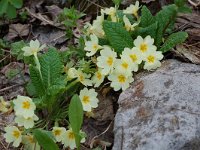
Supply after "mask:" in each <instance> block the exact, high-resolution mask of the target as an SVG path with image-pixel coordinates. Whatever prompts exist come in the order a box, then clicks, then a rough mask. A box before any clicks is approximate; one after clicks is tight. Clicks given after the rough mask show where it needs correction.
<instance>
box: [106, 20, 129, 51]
mask: <svg viewBox="0 0 200 150" xmlns="http://www.w3.org/2000/svg"><path fill="white" fill-rule="evenodd" d="M103 28H104V31H105V34H106V37H107V39H108V41H109V42H110V44H111V45H112V47H113V48H114V50H115V51H116V52H117V53H121V52H122V51H123V50H124V48H125V47H129V48H132V47H133V39H132V38H131V35H130V33H129V32H128V31H126V30H125V28H124V27H123V25H122V24H121V23H117V22H110V21H104V23H103Z"/></svg>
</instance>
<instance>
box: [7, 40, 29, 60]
mask: <svg viewBox="0 0 200 150" xmlns="http://www.w3.org/2000/svg"><path fill="white" fill-rule="evenodd" d="M25 46H26V44H25V43H24V41H18V42H14V43H12V44H11V51H10V53H11V54H12V55H13V56H15V57H17V60H21V59H23V58H24V52H23V51H22V48H23V47H25Z"/></svg>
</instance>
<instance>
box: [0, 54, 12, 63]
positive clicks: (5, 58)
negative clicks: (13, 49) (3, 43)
mask: <svg viewBox="0 0 200 150" xmlns="http://www.w3.org/2000/svg"><path fill="white" fill-rule="evenodd" d="M9 56H10V55H7V56H5V57H4V58H3V59H1V60H0V63H1V62H3V61H4V60H5V59H6V58H7V57H9Z"/></svg>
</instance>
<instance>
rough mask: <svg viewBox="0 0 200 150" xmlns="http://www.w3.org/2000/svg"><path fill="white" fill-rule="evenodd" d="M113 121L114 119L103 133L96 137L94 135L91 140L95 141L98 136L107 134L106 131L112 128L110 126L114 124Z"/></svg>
mask: <svg viewBox="0 0 200 150" xmlns="http://www.w3.org/2000/svg"><path fill="white" fill-rule="evenodd" d="M112 123H113V120H112V121H111V122H110V124H109V125H108V127H107V128H106V129H105V131H103V132H102V133H101V134H99V135H96V136H95V137H93V138H92V140H91V141H94V140H95V139H96V138H98V137H100V136H101V135H103V134H105V133H106V132H107V131H108V130H109V129H110V126H111V125H112ZM91 144H92V143H91ZM90 147H92V146H91V145H90Z"/></svg>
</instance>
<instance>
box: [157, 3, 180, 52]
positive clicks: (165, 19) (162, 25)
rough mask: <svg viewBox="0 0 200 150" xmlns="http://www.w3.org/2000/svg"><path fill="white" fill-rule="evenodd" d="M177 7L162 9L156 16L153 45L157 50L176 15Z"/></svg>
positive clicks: (169, 6)
mask: <svg viewBox="0 0 200 150" xmlns="http://www.w3.org/2000/svg"><path fill="white" fill-rule="evenodd" d="M177 9H178V7H177V6H176V5H174V4H172V5H168V6H165V7H163V9H162V10H161V11H160V12H158V13H157V14H156V21H157V22H158V30H157V36H156V39H155V45H156V46H157V47H158V48H159V47H160V45H161V43H162V38H163V36H164V33H165V31H166V30H167V28H168V26H169V25H170V26H171V23H173V22H174V20H175V18H176V15H177Z"/></svg>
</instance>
